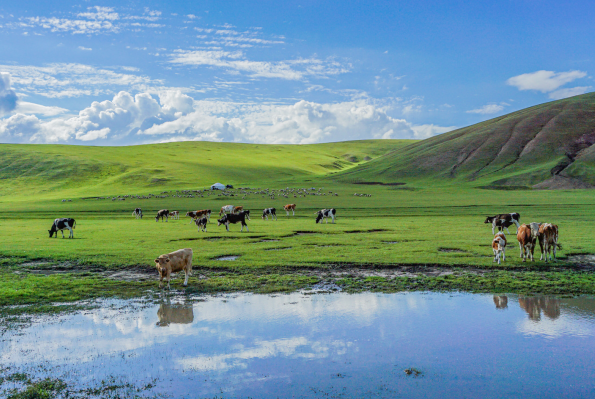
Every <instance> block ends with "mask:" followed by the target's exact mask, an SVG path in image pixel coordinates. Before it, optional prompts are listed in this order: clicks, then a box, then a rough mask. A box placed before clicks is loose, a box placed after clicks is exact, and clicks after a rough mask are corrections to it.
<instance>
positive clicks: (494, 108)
mask: <svg viewBox="0 0 595 399" xmlns="http://www.w3.org/2000/svg"><path fill="white" fill-rule="evenodd" d="M503 109H504V104H487V105H484V106H483V107H480V108H477V109H471V110H469V111H467V113H468V114H482V115H488V114H496V113H498V112H500V111H502V110H503Z"/></svg>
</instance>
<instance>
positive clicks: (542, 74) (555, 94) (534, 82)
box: [506, 70, 592, 100]
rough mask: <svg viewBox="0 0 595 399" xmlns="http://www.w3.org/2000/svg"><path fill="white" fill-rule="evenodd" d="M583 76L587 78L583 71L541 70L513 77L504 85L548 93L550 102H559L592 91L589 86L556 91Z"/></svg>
mask: <svg viewBox="0 0 595 399" xmlns="http://www.w3.org/2000/svg"><path fill="white" fill-rule="evenodd" d="M585 76H587V73H586V72H583V71H568V72H554V71H544V70H541V71H537V72H532V73H524V74H522V75H518V76H513V77H512V78H510V79H508V80H507V81H506V83H507V84H508V85H510V86H514V87H516V88H517V89H519V90H535V91H540V92H542V93H549V95H548V97H549V98H551V99H552V100H560V99H563V98H567V97H572V96H577V95H579V94H584V93H586V92H588V91H589V90H590V89H592V87H591V86H580V87H572V88H564V89H560V90H558V89H559V88H560V87H562V86H564V85H565V84H568V83H570V82H573V81H575V80H576V79H581V78H584V77H585Z"/></svg>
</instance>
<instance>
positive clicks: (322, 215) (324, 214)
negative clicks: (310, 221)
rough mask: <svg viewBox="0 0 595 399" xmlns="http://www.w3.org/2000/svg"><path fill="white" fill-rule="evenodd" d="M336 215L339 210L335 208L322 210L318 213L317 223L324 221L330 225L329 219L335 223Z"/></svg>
mask: <svg viewBox="0 0 595 399" xmlns="http://www.w3.org/2000/svg"><path fill="white" fill-rule="evenodd" d="M336 214H337V210H336V209H335V208H331V209H321V210H319V211H318V212H316V223H318V222H320V223H322V221H323V220H326V223H328V218H331V219H332V222H333V223H335V215H336Z"/></svg>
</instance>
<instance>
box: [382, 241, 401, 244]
mask: <svg viewBox="0 0 595 399" xmlns="http://www.w3.org/2000/svg"><path fill="white" fill-rule="evenodd" d="M381 242H382V243H383V244H398V243H399V241H381Z"/></svg>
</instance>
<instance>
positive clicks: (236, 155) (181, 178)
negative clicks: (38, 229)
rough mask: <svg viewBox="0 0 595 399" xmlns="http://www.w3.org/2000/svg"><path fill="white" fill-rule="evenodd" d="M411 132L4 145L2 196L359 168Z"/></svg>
mask: <svg viewBox="0 0 595 399" xmlns="http://www.w3.org/2000/svg"><path fill="white" fill-rule="evenodd" d="M409 143H410V141H407V140H363V141H351V142H341V143H326V144H313V145H260V144H236V143H212V142H180V143H168V144H154V145H140V146H129V147H87V146H67V145H31V144H22V145H19V144H16V145H13V144H2V145H0V181H1V182H2V184H0V198H1V199H2V201H9V200H19V199H25V200H27V199H28V200H30V199H31V198H36V199H38V198H68V197H69V196H71V197H85V196H92V195H105V194H110V193H122V192H126V193H145V192H149V191H150V192H155V191H156V190H158V189H159V188H162V187H163V188H165V187H166V188H168V189H188V188H196V187H205V186H209V185H211V184H213V183H215V182H217V181H220V182H223V183H226V184H263V183H264V184H266V183H268V182H272V181H276V182H292V181H296V180H297V181H304V180H305V179H308V177H312V176H322V175H326V174H329V173H331V172H336V171H341V170H345V169H348V168H352V167H354V166H355V165H358V164H361V163H365V162H367V161H366V160H368V159H374V158H377V157H380V156H382V155H383V154H385V153H387V152H390V151H393V150H395V149H397V148H399V147H402V146H404V145H407V144H409Z"/></svg>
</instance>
